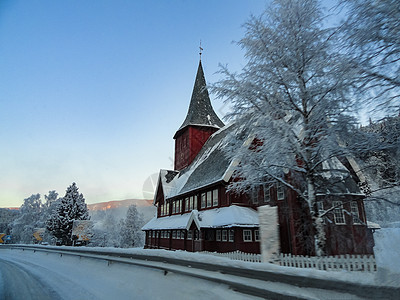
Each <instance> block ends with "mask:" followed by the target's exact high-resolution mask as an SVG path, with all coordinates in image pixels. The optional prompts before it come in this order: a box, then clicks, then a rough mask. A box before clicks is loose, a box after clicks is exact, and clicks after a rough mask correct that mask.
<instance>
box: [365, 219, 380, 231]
mask: <svg viewBox="0 0 400 300" xmlns="http://www.w3.org/2000/svg"><path fill="white" fill-rule="evenodd" d="M367 227H368V228H370V229H381V225H379V224H378V223H374V222H371V221H367Z"/></svg>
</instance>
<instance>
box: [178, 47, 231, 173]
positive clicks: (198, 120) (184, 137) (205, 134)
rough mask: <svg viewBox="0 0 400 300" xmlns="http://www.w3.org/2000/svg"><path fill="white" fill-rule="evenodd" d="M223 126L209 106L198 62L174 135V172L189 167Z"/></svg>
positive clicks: (201, 68) (204, 81)
mask: <svg viewBox="0 0 400 300" xmlns="http://www.w3.org/2000/svg"><path fill="white" fill-rule="evenodd" d="M200 50H202V49H200ZM223 126H224V123H222V121H221V120H220V119H219V118H218V116H217V114H216V113H215V111H214V109H213V108H212V106H211V101H210V97H209V95H208V90H207V86H206V80H205V78H204V72H203V66H202V65H201V60H200V61H199V67H198V69H197V75H196V80H195V82H194V87H193V92H192V98H191V99H190V105H189V110H188V112H187V115H186V118H185V121H183V123H182V125H181V126H180V127H179V129H178V131H177V132H176V133H175V135H174V139H175V170H176V171H180V170H182V169H184V168H186V167H187V166H189V165H190V164H191V163H192V161H193V160H194V158H195V157H196V155H197V154H198V153H199V151H200V150H201V148H202V147H203V145H204V144H205V142H206V141H207V140H208V138H209V137H210V136H211V135H212V134H213V133H214V132H216V131H217V130H218V129H220V128H221V127H223Z"/></svg>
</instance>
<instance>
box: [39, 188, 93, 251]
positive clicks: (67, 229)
mask: <svg viewBox="0 0 400 300" xmlns="http://www.w3.org/2000/svg"><path fill="white" fill-rule="evenodd" d="M89 219H90V217H89V211H88V209H87V206H86V203H85V198H84V197H83V195H82V194H81V193H79V192H78V187H77V186H76V184H75V182H74V183H72V185H70V186H69V187H68V188H67V191H66V193H65V196H64V197H63V198H61V200H60V203H59V204H58V206H57V208H56V210H55V211H54V213H53V214H52V215H51V216H50V218H49V219H48V220H47V224H46V225H47V230H49V231H50V232H51V233H52V235H53V236H55V237H56V238H57V239H58V241H59V242H60V243H61V244H62V245H71V244H72V240H71V233H72V226H73V222H74V220H89Z"/></svg>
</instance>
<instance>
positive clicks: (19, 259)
mask: <svg viewBox="0 0 400 300" xmlns="http://www.w3.org/2000/svg"><path fill="white" fill-rule="evenodd" d="M0 251H1V252H0V262H1V261H2V260H3V261H6V262H13V263H16V264H17V265H18V266H20V267H21V268H23V269H24V270H25V271H27V272H28V273H32V274H34V275H35V277H37V278H38V279H39V280H40V281H41V282H42V283H43V284H44V286H45V287H46V288H47V289H49V293H51V294H53V295H54V294H56V295H58V296H59V297H60V298H61V299H71V300H72V299H88V300H89V299H119V300H122V299H199V298H204V299H232V300H236V299H238V300H239V299H240V300H241V299H258V298H255V297H251V296H248V295H243V294H240V293H237V292H235V291H232V290H230V289H228V287H227V286H225V285H223V284H218V283H214V282H210V281H206V280H202V279H198V278H192V277H187V276H182V275H179V274H174V273H170V272H169V273H168V274H164V272H163V271H161V270H157V269H151V268H145V267H140V266H131V265H125V264H119V263H112V264H110V265H108V263H107V262H106V261H104V260H95V259H85V258H81V259H80V258H79V257H76V256H69V255H63V256H62V257H60V255H59V254H53V253H50V254H46V253H44V252H35V253H34V252H32V251H21V250H8V249H0ZM1 272H2V270H1V269H0V274H1ZM0 278H1V276H0ZM0 287H1V282H0ZM1 294H2V291H0V298H1ZM57 298H58V297H57ZM33 299H35V298H33Z"/></svg>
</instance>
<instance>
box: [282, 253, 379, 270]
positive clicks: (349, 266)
mask: <svg viewBox="0 0 400 300" xmlns="http://www.w3.org/2000/svg"><path fill="white" fill-rule="evenodd" d="M278 262H279V264H280V265H281V266H285V267H295V268H314V269H318V270H327V271H340V270H347V271H361V272H374V271H376V261H375V257H374V256H373V255H350V254H346V255H337V256H323V257H317V256H301V255H291V254H282V253H281V254H280V255H279V259H278Z"/></svg>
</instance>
